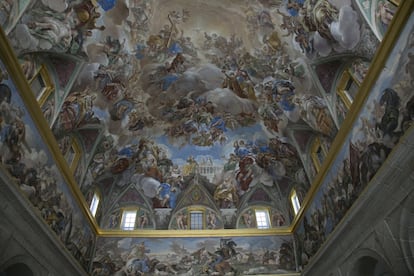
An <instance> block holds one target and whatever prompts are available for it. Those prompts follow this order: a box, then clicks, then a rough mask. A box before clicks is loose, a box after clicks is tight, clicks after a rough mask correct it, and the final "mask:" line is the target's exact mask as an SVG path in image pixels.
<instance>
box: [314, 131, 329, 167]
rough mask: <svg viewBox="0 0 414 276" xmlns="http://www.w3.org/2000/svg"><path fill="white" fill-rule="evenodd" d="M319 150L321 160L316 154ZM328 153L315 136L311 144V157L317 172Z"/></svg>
mask: <svg viewBox="0 0 414 276" xmlns="http://www.w3.org/2000/svg"><path fill="white" fill-rule="evenodd" d="M319 150H320V151H321V153H322V154H323V160H319V157H318V154H319ZM327 155H328V151H327V149H326V148H325V147H324V146H323V144H322V142H321V139H320V137H318V136H316V137H315V138H314V139H313V141H312V145H311V158H312V162H313V164H314V165H315V169H316V171H317V172H319V171H320V170H321V167H322V164H323V162H324V160H325V159H326V156H327Z"/></svg>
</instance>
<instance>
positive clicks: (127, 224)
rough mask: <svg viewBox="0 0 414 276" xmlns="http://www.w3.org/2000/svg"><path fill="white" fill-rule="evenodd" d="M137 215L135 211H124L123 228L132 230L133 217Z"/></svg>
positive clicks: (133, 226)
mask: <svg viewBox="0 0 414 276" xmlns="http://www.w3.org/2000/svg"><path fill="white" fill-rule="evenodd" d="M136 217H137V211H136V210H134V211H125V212H124V222H123V224H122V229H123V230H134V228H135V219H136Z"/></svg>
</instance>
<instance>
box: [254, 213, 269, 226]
mask: <svg viewBox="0 0 414 276" xmlns="http://www.w3.org/2000/svg"><path fill="white" fill-rule="evenodd" d="M256 222H257V228H258V229H267V228H269V216H268V213H267V212H266V211H256Z"/></svg>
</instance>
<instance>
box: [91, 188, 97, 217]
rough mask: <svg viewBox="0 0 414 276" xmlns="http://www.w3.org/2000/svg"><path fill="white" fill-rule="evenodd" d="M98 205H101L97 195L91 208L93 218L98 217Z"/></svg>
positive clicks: (94, 196)
mask: <svg viewBox="0 0 414 276" xmlns="http://www.w3.org/2000/svg"><path fill="white" fill-rule="evenodd" d="M98 204H99V196H98V195H97V194H96V193H95V194H94V195H93V198H92V202H91V206H90V208H89V209H90V210H91V213H92V216H95V215H96V211H97V210H98Z"/></svg>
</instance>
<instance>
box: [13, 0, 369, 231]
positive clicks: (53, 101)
mask: <svg viewBox="0 0 414 276" xmlns="http://www.w3.org/2000/svg"><path fill="white" fill-rule="evenodd" d="M360 22H361V20H360V18H359V14H358V13H357V11H356V10H355V8H354V7H353V6H352V5H351V1H339V0H331V1H313V0H295V1H293V0H273V1H272V0H260V1H259V0H258V1H236V0H234V1H233V0H227V1H216V0H213V1H208V2H205V1H201V0H192V1H185V0H169V1H162V0H159V1H149V0H142V1H138V0H135V1H133V0H129V1H128V0H118V1H115V0H112V1H111V0H101V1H97V2H95V1H94V0H90V1H80V0H77V1H69V0H66V1H65V0H59V1H56V0H54V1H51V0H42V1H39V2H38V3H36V4H34V5H33V7H32V8H31V9H29V10H27V11H26V12H25V13H24V14H23V16H22V17H21V19H20V20H19V22H18V23H17V25H16V27H15V28H14V29H13V30H12V31H11V32H10V33H9V34H8V36H9V38H10V41H11V43H12V44H13V47H14V49H15V51H16V52H17V53H18V54H19V55H20V56H26V60H25V62H26V63H25V67H24V72H25V74H26V76H27V77H28V79H30V78H31V76H33V75H34V74H35V71H36V70H35V68H38V66H36V65H33V63H35V61H34V60H30V55H32V54H33V53H42V54H43V55H44V54H45V53H46V56H47V57H48V60H49V65H52V66H51V67H52V68H53V69H54V70H52V71H53V74H54V76H55V77H56V78H57V79H58V83H57V84H56V87H55V88H56V93H55V95H53V97H49V98H47V99H46V100H45V102H44V103H42V111H43V113H44V115H45V118H46V119H47V120H48V122H49V123H50V126H51V128H52V131H53V133H54V135H55V137H56V138H57V140H58V142H59V146H60V149H61V150H62V153H63V154H64V155H65V156H67V155H68V152H70V151H71V145H72V143H73V142H72V141H73V137H75V138H76V139H77V141H78V143H79V144H80V145H79V148H80V150H81V152H82V158H81V160H80V162H79V165H78V166H77V168H76V169H75V178H76V180H77V182H78V184H79V187H80V189H81V191H82V193H83V194H84V195H85V198H86V200H87V202H89V201H90V199H91V195H92V193H93V191H95V188H98V190H99V192H100V194H101V196H102V199H103V200H102V206H101V207H100V208H101V209H100V215H99V216H100V219H101V222H100V226H101V227H103V228H116V227H118V226H117V225H118V224H119V215H120V213H119V212H120V210H121V209H122V208H124V207H125V206H128V205H131V204H137V205H139V206H140V212H141V215H142V216H144V217H145V216H147V215H148V216H150V219H146V220H144V221H145V224H144V225H142V227H150V228H174V229H181V227H183V228H184V229H185V227H184V226H182V225H180V223H179V218H180V216H183V215H185V214H186V212H189V210H191V208H192V206H194V205H200V206H206V208H207V209H206V210H207V212H209V213H211V214H219V215H218V217H217V218H216V220H215V221H210V228H213V229H215V228H223V227H226V228H246V227H254V225H249V222H248V220H243V218H244V217H247V214H249V208H251V207H252V206H268V207H269V208H270V210H271V215H272V217H273V218H274V222H273V225H274V226H277V227H279V226H284V225H289V223H290V219H291V217H292V215H291V214H292V211H291V210H290V208H289V204H288V202H287V198H288V197H289V193H290V191H291V189H292V188H295V189H296V190H297V191H298V193H300V195H301V197H302V198H303V197H304V194H305V193H306V191H307V190H308V189H309V186H310V184H311V183H312V181H313V177H314V176H315V174H316V171H315V168H314V167H313V166H310V165H309V160H308V159H306V157H305V155H308V154H309V141H311V140H313V139H314V138H315V137H318V138H319V139H320V140H321V143H322V144H324V145H325V148H327V149H329V145H330V143H331V142H332V140H333V138H334V137H335V135H336V133H337V129H338V128H339V127H340V125H339V123H340V122H339V120H338V119H337V118H336V115H335V116H333V115H332V108H331V107H330V106H329V103H328V102H327V98H326V97H324V96H323V95H324V94H323V93H321V92H320V91H321V90H323V88H324V87H330V85H332V81H331V83H330V84H329V78H330V79H332V78H334V76H333V75H332V76H330V77H327V78H328V79H327V80H325V82H326V83H328V84H326V83H322V84H321V83H320V82H319V80H315V79H314V76H315V73H314V72H311V67H310V66H308V64H309V63H312V62H314V61H316V60H319V59H324V58H325V59H326V58H328V57H330V56H335V55H340V54H345V53H348V54H349V53H351V52H352V51H353V50H354V49H356V47H357V46H359V45H360V44H361V40H362V39H363V34H362V31H361V29H362V28H361V23H360ZM69 57H70V58H69ZM62 64H65V66H62ZM79 64H80V65H79ZM332 64H333V66H335V64H334V63H332ZM326 68H328V69H326ZM329 68H330V67H329V66H326V67H325V69H324V70H325V72H326V71H327V70H329ZM364 68H365V69H366V67H364ZM364 68H362V69H361V68H360V69H361V70H362V71H364V70H363V69H364ZM70 76H76V77H74V78H71V77H70ZM68 87H69V89H68ZM321 87H322V88H321ZM325 92H327V93H329V92H330V91H325ZM162 208H165V209H169V210H170V211H171V214H169V215H168V218H170V219H171V221H170V222H169V223H168V222H163V220H162V219H159V218H157V217H155V216H153V214H154V210H158V209H162ZM223 209H232V210H235V211H234V212H235V213H237V214H238V215H240V216H239V218H240V219H239V220H237V221H234V220H233V221H232V216H233V215H234V214H235V213H233V214H230V215H229V217H230V218H229V217H226V216H225V215H224V213H223V212H224V211H220V210H223ZM157 212H159V211H157ZM146 214H147V215H146ZM167 220H168V219H167ZM143 223H144V222H143ZM156 225H157V226H156ZM160 225H164V226H160Z"/></svg>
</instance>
